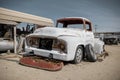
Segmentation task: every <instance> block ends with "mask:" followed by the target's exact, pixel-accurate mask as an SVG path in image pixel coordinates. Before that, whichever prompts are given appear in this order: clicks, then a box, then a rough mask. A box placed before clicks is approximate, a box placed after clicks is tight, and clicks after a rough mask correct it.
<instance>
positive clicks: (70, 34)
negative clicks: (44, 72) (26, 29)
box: [25, 18, 103, 61]
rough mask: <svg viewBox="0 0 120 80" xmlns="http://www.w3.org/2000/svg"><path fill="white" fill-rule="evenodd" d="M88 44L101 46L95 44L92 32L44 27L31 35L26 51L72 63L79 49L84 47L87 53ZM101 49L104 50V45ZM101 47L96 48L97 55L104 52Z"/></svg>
mask: <svg viewBox="0 0 120 80" xmlns="http://www.w3.org/2000/svg"><path fill="white" fill-rule="evenodd" d="M72 19H74V18H72ZM75 19H76V18H75ZM78 19H79V18H78ZM80 20H85V21H88V20H87V19H85V18H80ZM88 22H89V21H88ZM75 23H76V22H75ZM90 25H91V24H90ZM90 29H91V28H90ZM59 43H61V44H60V47H59V45H57V48H56V44H59ZM34 44H35V45H34ZM88 44H90V45H92V46H93V47H94V46H96V45H97V46H98V45H99V44H97V41H96V42H95V39H94V34H93V32H92V31H91V30H86V29H76V28H57V27H44V28H39V29H37V30H36V31H35V32H34V33H33V34H30V35H28V36H27V37H26V43H25V45H26V46H25V51H26V52H32V51H33V52H34V54H35V55H39V56H43V57H51V56H52V58H53V59H58V60H63V61H72V60H74V58H75V54H76V49H77V47H78V46H82V47H83V48H84V51H85V47H86V45H88ZM50 45H51V46H50ZM100 45H101V44H100ZM41 46H42V47H41ZM48 46H49V48H48ZM99 47H100V48H103V44H102V46H99ZM99 47H98V48H97V47H96V48H94V49H95V52H96V53H98V52H102V51H99V49H100V48H99ZM54 48H55V49H54ZM59 49H61V50H59ZM101 50H102V49H101Z"/></svg>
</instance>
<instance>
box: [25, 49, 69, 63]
mask: <svg viewBox="0 0 120 80" xmlns="http://www.w3.org/2000/svg"><path fill="white" fill-rule="evenodd" d="M25 51H26V52H31V51H33V52H34V54H35V55H39V56H43V57H48V58H53V59H57V60H62V61H69V60H68V55H67V54H65V53H60V52H59V51H54V50H43V49H36V48H31V47H29V48H25Z"/></svg>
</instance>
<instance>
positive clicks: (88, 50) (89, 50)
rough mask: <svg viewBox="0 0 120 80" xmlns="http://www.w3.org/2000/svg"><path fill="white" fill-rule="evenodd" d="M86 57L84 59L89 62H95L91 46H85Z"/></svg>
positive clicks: (95, 58) (95, 57)
mask: <svg viewBox="0 0 120 80" xmlns="http://www.w3.org/2000/svg"><path fill="white" fill-rule="evenodd" d="M86 55H87V56H86V58H87V59H88V60H89V61H90V62H95V61H96V60H97V56H96V54H95V52H94V50H93V47H92V45H91V44H89V45H87V46H86Z"/></svg>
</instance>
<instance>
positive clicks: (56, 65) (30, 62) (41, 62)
mask: <svg viewBox="0 0 120 80" xmlns="http://www.w3.org/2000/svg"><path fill="white" fill-rule="evenodd" d="M19 63H20V64H22V65H25V66H29V67H34V68H39V69H44V70H50V71H58V70H61V69H62V67H63V62H61V61H56V60H52V59H45V58H41V57H37V56H27V57H23V58H21V59H20V61H19Z"/></svg>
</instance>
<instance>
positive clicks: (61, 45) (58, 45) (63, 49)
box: [52, 39, 67, 53]
mask: <svg viewBox="0 0 120 80" xmlns="http://www.w3.org/2000/svg"><path fill="white" fill-rule="evenodd" d="M52 48H53V50H57V51H60V53H67V46H66V42H65V41H64V40H57V39H56V40H54V42H53V46H52Z"/></svg>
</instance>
